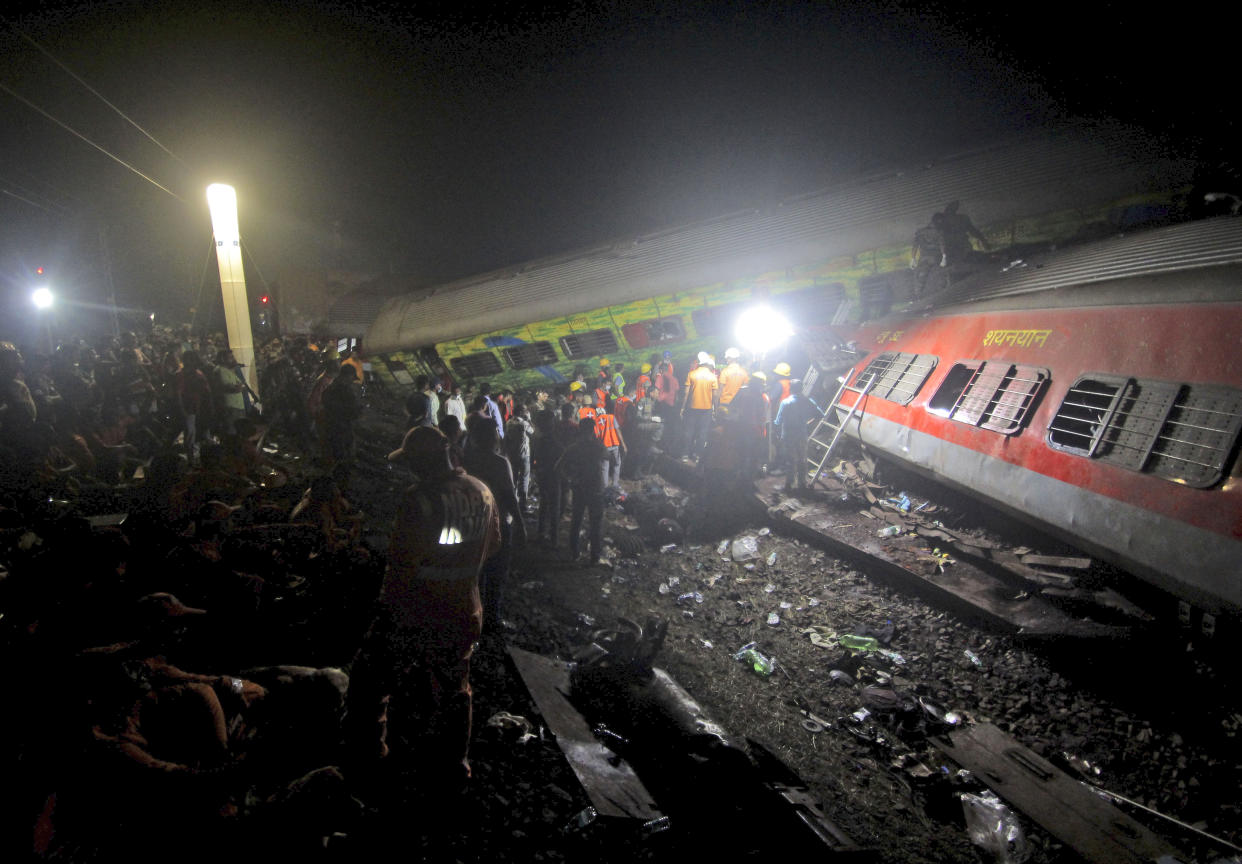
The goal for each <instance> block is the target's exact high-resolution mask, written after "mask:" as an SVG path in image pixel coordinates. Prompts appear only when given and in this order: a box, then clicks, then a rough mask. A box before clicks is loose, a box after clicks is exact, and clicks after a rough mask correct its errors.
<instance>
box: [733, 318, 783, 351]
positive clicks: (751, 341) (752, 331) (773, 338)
mask: <svg viewBox="0 0 1242 864" xmlns="http://www.w3.org/2000/svg"><path fill="white" fill-rule="evenodd" d="M733 335H734V336H736V337H737V341H738V342H740V343H742V347H744V348H745V349H746V350H747V351H750V352H752V353H754V354H765V353H767V352H768V351H770V350H772V349H773V348H775V347H776V346H778V345H780V344H782V343H783V342H785V341H786V340H787V339H788V338H789V337H790V336H792V335H793V327H791V326H790V325H789V322H788V321H786V320H785V318H784V317H783V316H781V315H778V314H777V313H776V312H773V311H772V309H770V308H769V307H767V306H757V307H755V308H754V309H750V310H747V311H746V312H743V313H742V314H741V315H740V316H739V317H738V319H737V325H736V326H735V327H734V328H733Z"/></svg>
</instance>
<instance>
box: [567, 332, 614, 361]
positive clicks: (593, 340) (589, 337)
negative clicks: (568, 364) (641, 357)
mask: <svg viewBox="0 0 1242 864" xmlns="http://www.w3.org/2000/svg"><path fill="white" fill-rule="evenodd" d="M560 343H561V351H562V352H563V353H564V354H565V356H566V357H567V358H569V359H570V360H579V359H581V358H583V357H598V356H600V355H601V354H613V353H615V352H616V350H617V337H616V336H614V335H612V331H611V330H607V329H600V330H590V331H588V332H586V333H575V334H573V335H572V336H562V337H561V338H560Z"/></svg>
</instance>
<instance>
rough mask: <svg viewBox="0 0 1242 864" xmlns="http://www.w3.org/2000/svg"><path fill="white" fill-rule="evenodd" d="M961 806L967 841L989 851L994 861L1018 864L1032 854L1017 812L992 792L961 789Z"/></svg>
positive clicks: (999, 863) (1004, 863) (1001, 863)
mask: <svg viewBox="0 0 1242 864" xmlns="http://www.w3.org/2000/svg"><path fill="white" fill-rule="evenodd" d="M962 810H963V811H964V812H965V814H966V832H967V833H968V834H969V835H970V842H971V843H974V844H975V845H976V846H978V847H979V848H981V849H985V850H987V851H988V852H990V853H992V856H993V858H994V860H995V861H996V862H997V864H1021V862H1023V861H1026V860H1027V859H1028V858H1030V857H1031V848H1030V846H1029V845H1028V844H1027V842H1026V835H1025V834H1024V833H1022V825H1021V823H1020V822H1019V821H1018V817H1017V815H1016V814H1014V812H1013V811H1012V810H1010V809H1009V808H1008V807H1006V806H1005V805H1004V804H1003V803H1002V802H1001V800H1000V799H999V798H997V797H996V796H995V795H993V794H992V793H991V792H984V793H983V794H982V795H970V794H966V793H963V795H962Z"/></svg>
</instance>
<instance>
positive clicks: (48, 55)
mask: <svg viewBox="0 0 1242 864" xmlns="http://www.w3.org/2000/svg"><path fill="white" fill-rule="evenodd" d="M17 35H19V36H21V37H22V38H23V39H25V40H26V41H27V42H29V43H30V44H31V45H33V46H34V47H35V48H37V49H38V50H39V51H40V52H41V53H42V54H43V56H44V57H46V58H47V59H49V60H51V61H52V62H53V63H55V64H56V65H57V66H59V67H60V68H61V69H62V70H63V71H64V73H65V74H66V75H68V76H69V77H70V78H72V79H73V80H74V81H77V82H78V83H79V84H81V85H82V86H83V87H85V88H86V89H87V90H89V91H90V92H91V93H92V94H94V95H95V97H96V98H98V99H99V101H100V102H102V103H104V104H105V105H107V106H108V107H109V108H111V109H112V110H113V111H115V112H116V113H117V114H118V115H120V117H121V118H123V119H124V120H125V122H126V123H128V124H129V125H131V126H133V127H134V128H135V129H137V130H138V131H139V132H141V133H142V134H143V135H145V136H146V137H147V139H148V140H150V142H151V143H152V144H154V145H155V146H156V147H158V148H160V149H161V150H163V151H164V152H165V153H167V154H168V155H169V156H171V157H172V158H173V159H175V160H177V162H179V163H180V164H182V165H185V162H183V161H182V160H181V157H180V156H178V155H177V154H176V153H174V152H172V151H171V150H169V149H168V148H167V147H165V146H164V145H163V144H161V143H160V142H159V141H157V140H156V139H155V136H154V135H152V134H151V133H150V132H148V131H147V130H146V129H143V128H142V127H141V126H139V125H138V123H137V122H136V121H135V120H134V119H133V118H131V117H130V116H129V115H128V114H126V113H125V112H124V111H122V110H121V109H120V108H118V107H116V106H115V105H113V104H112V103H111V102H109V101H108V100H107V99H106V98H104V96H103V94H102V93H100V92H99V91H98V90H96V89H95V88H94V87H92V86H91V85H90V84H87V83H86V82H85V81H83V80H82V78H81V77H80V76H78V74H77V73H75V72H74V71H73V70H72V69H70V68H69V67H68V66H66V65H65V64H64V63H61V62H60V61H59V60H57V59H56V57H54V56H53V55H52V53H51V52H50V51H48V50H47V49H46V48H44V47H43V46H42V45H40V44H39V43H38V42H36V41H35V40H34V39H32V38H30V37H29V36H27V35H26V34H25V33H23V32H22V31H21V30H18V31H17Z"/></svg>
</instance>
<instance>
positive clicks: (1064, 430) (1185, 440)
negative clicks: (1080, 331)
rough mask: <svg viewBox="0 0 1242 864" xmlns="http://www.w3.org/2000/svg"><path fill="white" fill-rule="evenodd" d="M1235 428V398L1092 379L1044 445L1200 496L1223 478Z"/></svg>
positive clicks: (1239, 417) (1207, 390)
mask: <svg viewBox="0 0 1242 864" xmlns="http://www.w3.org/2000/svg"><path fill="white" fill-rule="evenodd" d="M1240 427H1242V390H1237V389H1234V388H1232V387H1221V386H1216V385H1208V384H1180V383H1176V382H1168V381H1152V380H1148V379H1138V378H1122V377H1119V376H1114V375H1094V374H1093V375H1086V376H1084V377H1082V378H1080V379H1078V380H1077V381H1075V382H1074V386H1073V387H1071V388H1070V390H1069V392H1068V393H1067V394H1066V396H1065V401H1063V402H1062V403H1061V407H1060V409H1058V411H1057V414H1056V417H1054V418H1053V421H1052V424H1051V425H1050V426H1049V427H1048V443H1049V445H1051V446H1052V447H1053V448H1054V449H1057V450H1064V451H1067V452H1069V453H1076V454H1078V455H1080V456H1086V457H1089V458H1093V459H1101V460H1103V461H1105V462H1110V463H1112V464H1114V465H1120V466H1122V467H1123V468H1128V469H1130V470H1131V471H1143V472H1146V473H1150V474H1155V475H1157V476H1159V477H1164V478H1165V479H1167V480H1172V481H1174V482H1177V483H1185V484H1186V485H1188V486H1196V487H1200V488H1203V487H1207V486H1212V485H1213V484H1215V483H1217V482H1218V481H1219V480H1220V478H1221V476H1222V475H1223V474H1224V472H1225V466H1226V464H1227V463H1228V461H1229V456H1230V454H1231V453H1232V452H1233V449H1234V445H1235V444H1236V443H1237V440H1238V430H1239V428H1240Z"/></svg>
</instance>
